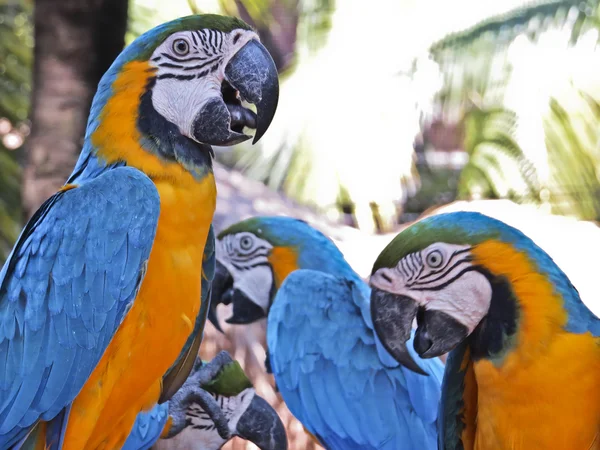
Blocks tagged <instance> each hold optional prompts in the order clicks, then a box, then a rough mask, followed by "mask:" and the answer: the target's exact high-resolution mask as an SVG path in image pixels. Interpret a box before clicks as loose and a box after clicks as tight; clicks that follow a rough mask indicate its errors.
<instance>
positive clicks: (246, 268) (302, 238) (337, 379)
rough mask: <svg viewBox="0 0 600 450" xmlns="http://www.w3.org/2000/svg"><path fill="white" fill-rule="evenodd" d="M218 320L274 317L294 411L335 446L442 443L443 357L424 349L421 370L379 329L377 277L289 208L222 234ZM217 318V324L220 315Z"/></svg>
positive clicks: (271, 338) (284, 387)
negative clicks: (386, 344)
mask: <svg viewBox="0 0 600 450" xmlns="http://www.w3.org/2000/svg"><path fill="white" fill-rule="evenodd" d="M216 255H217V269H216V272H215V279H214V282H213V293H214V297H213V300H214V302H213V303H212V304H211V309H213V311H211V315H210V317H211V320H214V321H216V311H215V310H214V308H216V305H217V303H218V302H224V303H229V302H231V303H233V316H232V317H230V318H229V319H227V322H229V323H235V324H244V323H250V322H253V321H256V320H258V319H260V318H261V317H265V316H266V315H267V314H268V320H267V347H268V349H267V351H268V357H269V363H270V366H271V368H272V371H273V374H274V376H275V382H276V384H277V387H278V389H279V391H280V393H281V395H282V397H283V399H284V400H285V402H286V404H287V406H288V408H289V409H290V411H291V412H292V413H293V414H294V416H296V417H297V418H298V420H300V422H302V424H303V425H304V427H305V428H306V430H308V432H310V433H311V434H312V436H313V437H315V438H316V440H317V441H318V442H319V443H320V444H321V445H323V446H324V447H326V448H328V449H345V450H348V449H380V450H381V449H390V450H391V449H394V450H396V449H407V450H408V449H415V450H424V449H425V450H426V449H435V448H436V442H437V441H436V439H437V433H436V418H437V409H438V402H439V399H440V391H441V381H442V375H443V364H442V363H441V361H440V360H438V359H435V360H429V361H422V360H420V359H419V358H418V357H417V356H416V355H415V359H416V360H417V361H418V362H417V363H413V364H414V366H413V368H414V369H415V370H419V371H421V370H422V372H423V373H427V374H429V376H423V375H418V374H416V373H414V372H412V371H410V370H408V369H405V368H404V367H402V366H399V364H398V363H397V362H396V361H394V359H393V358H392V357H391V356H390V355H389V354H388V353H387V352H386V351H385V349H384V348H383V346H382V345H381V344H380V343H379V341H378V339H377V338H376V336H375V333H374V331H373V325H372V322H371V317H370V311H369V296H370V289H369V286H368V285H367V284H366V283H365V282H364V281H363V280H362V279H361V278H360V277H359V276H358V274H356V273H355V272H354V271H353V270H352V268H351V267H350V266H349V265H348V263H347V262H346V260H345V259H344V257H343V255H342V253H341V252H340V251H339V249H338V248H337V247H336V246H335V244H334V243H333V242H332V241H331V240H330V239H328V238H327V237H325V236H324V235H323V234H322V233H320V232H319V231H317V230H315V229H314V228H312V227H311V226H309V225H308V224H307V223H305V222H303V221H301V220H296V219H291V218H288V217H257V218H252V219H248V220H245V221H243V222H239V223H237V224H235V225H233V226H231V227H230V228H228V229H226V230H225V231H223V232H222V233H221V234H220V235H219V236H218V239H217V250H216ZM217 325H218V323H217Z"/></svg>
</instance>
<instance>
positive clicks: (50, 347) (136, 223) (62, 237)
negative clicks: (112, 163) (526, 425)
mask: <svg viewBox="0 0 600 450" xmlns="http://www.w3.org/2000/svg"><path fill="white" fill-rule="evenodd" d="M158 211H159V199H158V194H157V192H156V188H155V187H154V184H153V183H152V182H151V181H150V179H149V178H148V177H146V175H144V174H142V173H141V172H139V171H137V170H135V169H130V168H119V169H115V170H112V171H110V172H106V173H105V174H104V175H102V176H100V177H98V178H97V179H96V180H92V181H90V182H88V183H86V184H85V185H83V186H81V187H79V188H75V189H71V190H68V191H64V192H60V193H58V194H56V195H55V196H54V197H52V198H51V199H50V200H48V201H47V202H46V203H45V204H44V206H42V207H41V208H40V210H39V211H38V212H37V213H36V215H35V216H34V217H33V218H32V220H31V221H30V222H29V223H28V225H27V227H26V228H25V230H24V231H23V233H22V234H21V236H20V237H19V240H18V242H17V244H16V246H15V248H14V249H13V252H12V253H11V255H10V256H9V258H8V260H7V261H6V263H5V265H4V267H3V269H2V271H0V448H4V444H6V443H8V442H13V440H14V438H15V436H17V435H19V436H22V432H23V430H26V429H27V428H29V427H30V426H31V425H33V424H34V423H35V422H36V421H37V420H38V419H42V420H50V419H52V418H53V417H55V416H56V415H57V414H58V413H59V412H60V411H61V410H62V409H63V408H65V407H66V406H68V405H69V404H70V403H71V402H72V401H73V399H74V398H75V396H76V395H77V393H78V392H79V390H80V389H81V388H82V386H83V384H84V383H85V381H86V380H87V378H88V377H89V375H90V374H91V372H92V370H93V369H94V367H95V366H96V364H97V363H98V361H99V360H100V357H101V356H102V354H103V353H104V350H105V349H106V347H107V345H108V343H109V341H110V339H111V338H112V336H113V334H114V333H115V330H116V329H117V327H118V326H119V324H120V323H121V321H122V320H123V317H124V315H125V314H126V312H127V311H128V308H129V307H130V306H131V304H132V302H133V300H134V298H135V294H136V292H137V288H138V286H139V283H140V281H141V273H142V270H143V266H144V263H145V261H146V260H147V259H148V257H149V254H150V249H151V247H152V243H153V240H154V233H155V230H156V224H157V220H158ZM117 217H118V220H116V218H117Z"/></svg>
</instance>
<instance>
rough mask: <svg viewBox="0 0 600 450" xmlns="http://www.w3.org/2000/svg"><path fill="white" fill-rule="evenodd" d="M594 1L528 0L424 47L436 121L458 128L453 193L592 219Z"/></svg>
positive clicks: (597, 87)
mask: <svg viewBox="0 0 600 450" xmlns="http://www.w3.org/2000/svg"><path fill="white" fill-rule="evenodd" d="M598 3H599V2H598V1H597V0H589V1H587V2H574V1H571V0H562V1H551V2H544V3H536V4H532V5H528V6H526V7H523V8H519V9H517V10H514V11H512V12H509V13H507V14H504V15H502V16H498V17H493V18H490V19H488V20H486V21H484V22H481V23H479V24H477V25H475V26H474V27H472V28H470V29H468V30H466V31H462V32H459V33H454V34H452V35H450V36H448V37H446V38H445V39H443V40H442V41H439V42H437V43H435V44H434V45H433V46H432V47H431V49H430V50H431V55H432V57H433V58H434V59H435V60H436V61H437V62H438V64H439V65H440V70H441V71H442V73H443V74H444V87H443V88H442V89H441V90H440V92H439V94H438V97H437V101H438V102H439V105H440V109H441V110H442V111H443V113H442V116H443V119H442V120H447V121H450V122H452V121H453V120H454V121H455V120H459V121H460V122H461V123H462V125H463V126H464V129H465V139H464V145H463V148H464V150H465V151H466V152H467V153H468V154H469V162H468V164H467V166H466V167H465V168H464V170H463V173H462V174H461V177H460V181H459V196H460V197H462V198H473V197H476V196H481V195H482V193H485V195H488V196H491V197H499V198H512V199H515V200H516V201H519V202H535V203H541V202H548V203H549V204H550V206H551V208H552V210H553V212H555V213H560V214H567V215H574V216H577V217H579V218H581V219H597V218H598V217H599V212H600V200H599V198H600V197H598V193H599V192H600V184H599V181H598V175H597V173H596V172H597V170H596V168H597V167H599V164H600V149H599V145H600V140H599V137H600V135H599V134H598V130H599V129H600V103H599V99H600V83H599V82H597V81H596V80H595V77H592V76H591V75H587V76H586V74H591V73H595V70H596V68H597V67H598V63H596V61H597V60H598V53H597V50H596V44H597V41H598V34H599V31H600V27H599V22H598V13H599V8H598ZM482 68H485V70H481V69H482ZM582 73H583V74H584V75H581V74H582Z"/></svg>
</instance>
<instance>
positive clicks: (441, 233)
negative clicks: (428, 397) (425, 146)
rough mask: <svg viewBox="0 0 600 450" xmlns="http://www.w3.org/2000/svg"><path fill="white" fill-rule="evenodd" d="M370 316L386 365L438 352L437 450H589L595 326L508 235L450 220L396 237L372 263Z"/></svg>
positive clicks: (599, 426) (598, 326)
mask: <svg viewBox="0 0 600 450" xmlns="http://www.w3.org/2000/svg"><path fill="white" fill-rule="evenodd" d="M371 286H372V288H373V289H372V294H371V295H372V297H371V311H372V317H373V324H374V326H375V330H376V332H377V334H378V336H379V337H380V339H381V341H382V342H383V343H384V345H386V347H387V348H388V349H389V350H390V352H391V354H392V355H394V356H396V357H397V358H398V359H401V360H404V359H406V358H407V356H409V350H410V353H412V350H411V349H408V348H407V347H406V344H405V341H406V338H407V336H408V335H409V331H410V329H411V324H412V322H413V319H414V318H415V316H416V318H417V323H418V328H417V332H416V336H415V338H414V343H413V344H412V345H414V350H416V352H417V353H418V354H419V355H420V356H421V357H423V358H432V357H435V356H437V355H441V354H443V353H446V352H450V355H449V357H448V361H447V364H446V369H445V374H444V384H443V393H442V403H441V410H440V414H439V415H440V423H439V424H440V433H439V439H440V442H439V448H440V449H441V450H455V449H464V450H474V449H478V450H492V449H493V450H509V449H510V450H525V449H527V450H533V449H569V450H590V449H591V450H597V449H600V437H599V434H600V431H599V430H600V375H599V374H600V371H599V369H600V319H598V318H597V317H595V316H594V315H593V314H592V313H591V312H590V310H589V309H588V308H587V307H586V306H585V305H584V304H583V302H582V301H581V299H580V298H579V294H578V293H577V290H576V289H575V287H574V286H573V285H572V284H571V282H570V281H569V279H568V278H567V276H566V275H565V274H564V273H563V272H562V271H561V270H560V268H559V267H558V266H557V265H556V264H555V263H554V261H553V260H552V259H551V258H550V256H548V254H547V253H546V252H544V251H543V250H542V249H541V248H539V247H538V246H537V245H536V244H535V243H534V242H533V241H532V240H531V239H529V238H528V237H527V236H525V235H524V234H523V233H521V232H520V231H518V230H516V229H515V228H512V227H510V226H508V225H506V224H505V223H503V222H500V221H498V220H496V219H492V218H490V217H487V216H485V215H482V214H479V213H472V212H455V213H448V214H440V215H438V216H433V217H428V218H425V219H423V220H421V221H419V222H417V223H416V224H414V225H412V226H410V227H408V228H407V229H406V230H404V231H402V232H401V233H400V234H399V235H398V236H397V237H396V238H395V239H394V240H393V241H392V242H391V243H390V244H389V245H388V246H387V247H386V248H385V249H384V250H383V251H382V253H381V254H380V255H379V257H378V259H377V261H376V262H375V265H374V266H373V273H372V276H371Z"/></svg>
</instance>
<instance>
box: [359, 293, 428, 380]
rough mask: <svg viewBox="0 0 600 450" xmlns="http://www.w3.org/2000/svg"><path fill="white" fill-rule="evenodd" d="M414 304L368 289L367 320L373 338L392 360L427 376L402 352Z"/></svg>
mask: <svg viewBox="0 0 600 450" xmlns="http://www.w3.org/2000/svg"><path fill="white" fill-rule="evenodd" d="M417 311H418V304H417V302H416V301H415V300H413V299H412V298H410V297H406V296H404V295H396V294H391V293H389V292H386V291H383V290H381V289H378V288H376V287H372V289H371V317H372V320H373V327H374V328H375V333H377V337H378V338H379V340H380V341H381V343H382V344H383V346H384V347H385V349H386V350H387V351H388V352H389V353H390V355H392V357H393V358H394V359H395V360H396V361H398V362H399V363H400V364H402V365H403V366H404V367H406V368H407V369H410V370H412V371H413V372H416V373H418V374H421V375H427V373H426V372H424V371H423V369H421V368H420V367H419V366H418V364H417V363H416V362H415V360H414V359H413V358H412V356H411V355H410V353H409V352H408V349H407V348H406V341H408V339H409V338H410V332H411V330H412V322H413V319H414V318H415V316H416V315H417Z"/></svg>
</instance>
